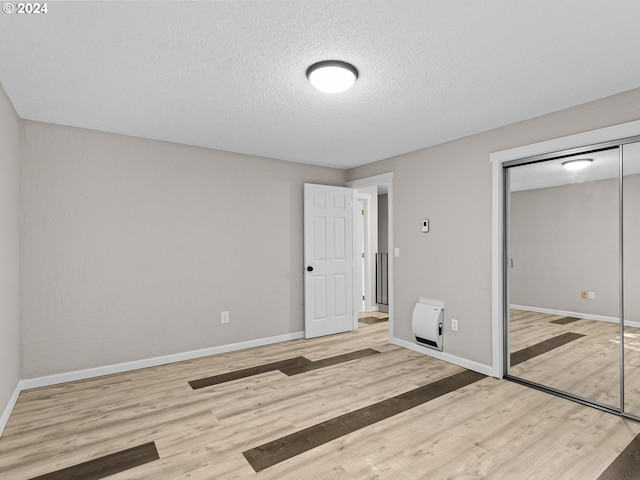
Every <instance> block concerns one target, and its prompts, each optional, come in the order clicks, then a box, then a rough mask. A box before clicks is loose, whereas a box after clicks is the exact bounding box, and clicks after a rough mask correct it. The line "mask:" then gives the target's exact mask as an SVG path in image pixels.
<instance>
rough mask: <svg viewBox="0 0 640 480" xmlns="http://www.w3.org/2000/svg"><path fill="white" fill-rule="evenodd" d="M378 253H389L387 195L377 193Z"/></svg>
mask: <svg viewBox="0 0 640 480" xmlns="http://www.w3.org/2000/svg"><path fill="white" fill-rule="evenodd" d="M378 253H389V195H387V194H384V195H378Z"/></svg>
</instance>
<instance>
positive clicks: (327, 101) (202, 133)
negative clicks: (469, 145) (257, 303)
mask: <svg viewBox="0 0 640 480" xmlns="http://www.w3.org/2000/svg"><path fill="white" fill-rule="evenodd" d="M48 7H49V8H48V10H49V11H48V13H46V14H41V15H26V14H24V15H18V14H15V13H14V14H4V13H3V14H0V82H1V83H2V85H3V86H4V88H5V90H6V92H7V94H8V95H9V97H10V99H11V101H12V102H13V104H14V106H15V108H16V110H17V112H18V114H19V115H20V116H21V117H22V118H25V119H31V120H39V121H43V122H51V123H57V124H63V125H71V126H78V127H84V128H90V129H95V130H102V131H107V132H115V133H122V134H126V135H133V136H139V137H146V138H153V139H160V140H167V141H171V142H178V143H184V144H189V145H198V146H204V147H210V148H216V149H221V150H228V151H233V152H241V153H247V154H254V155H261V156H266V157H273V158H279V159H283V160H289V161H295V162H304V163H311V164H316V165H327V166H334V167H341V168H349V167H353V166H356V165H362V164H365V163H369V162H373V161H376V160H380V159H383V158H388V157H391V156H394V155H398V154H401V153H405V152H408V151H413V150H417V149H420V148H422V147H426V146H429V145H434V144H437V143H442V142H444V141H447V140H451V139H454V138H459V137H462V136H466V135H469V134H472V133H477V132H480V131H484V130H488V129H491V128H495V127H498V126H501V125H505V124H509V123H513V122H516V121H520V120H524V119H527V118H531V117H534V116H538V115H541V114H544V113H548V112H551V111H555V110H559V109H562V108H566V107H569V106H572V105H577V104H580V103H584V102H587V101H590V100H594V99H597V98H602V97H605V96H608V95H611V94H615V93H619V92H622V91H625V90H630V89H632V88H636V87H640V62H638V61H637V59H638V52H640V28H638V21H639V20H640V1H638V0H615V1H610V0H607V1H599V0H590V1H584V0H563V1H558V0H518V1H514V0H483V1H472V0H440V1H434V0H414V1H403V0H388V1H376V0H349V1H347V0H345V1H326V0H307V1H303V0H293V1H268V0H262V1H238V0H236V1H214V2H131V1H129V2H113V1H110V2H57V1H56V2H54V1H51V2H49V3H48ZM326 59H338V60H346V61H348V62H351V63H353V64H354V65H355V66H356V67H357V68H358V70H359V71H360V78H359V79H358V81H357V83H356V85H355V86H354V87H353V88H352V89H351V90H349V91H347V92H345V93H342V94H335V95H329V94H323V93H321V92H319V91H316V90H314V89H313V87H311V86H310V84H309V83H308V81H307V80H306V78H305V71H306V69H307V67H308V66H309V65H311V64H312V63H315V62H317V61H319V60H326Z"/></svg>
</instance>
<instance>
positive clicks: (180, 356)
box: [20, 332, 304, 390]
mask: <svg viewBox="0 0 640 480" xmlns="http://www.w3.org/2000/svg"><path fill="white" fill-rule="evenodd" d="M300 338H304V332H294V333H287V334H284V335H277V336H274V337H266V338H259V339H256V340H248V341H246V342H239V343H231V344H229V345H220V346H217V347H210V348H203V349H201V350H192V351H190V352H183V353H175V354H171V355H164V356H161V357H153V358H146V359H141V360H134V361H132V362H124V363H117V364H114V365H106V366H104V367H96V368H87V369H84V370H76V371H73V372H67V373H58V374H54V375H47V376H43V377H37V378H30V379H27V380H21V382H20V387H21V389H22V390H29V389H32V388H39V387H48V386H50V385H57V384H59V383H66V382H73V381H76V380H86V379H88V378H95V377H101V376H104V375H112V374H114V373H122V372H129V371H132V370H139V369H141V368H148V367H157V366H158V365H166V364H168V363H175V362H182V361H185V360H193V359H195V358H201V357H208V356H210V355H218V354H220V353H228V352H235V351H238V350H246V349H247V348H254V347H262V346H264V345H271V344H273V343H281V342H287V341H289V340H298V339H300Z"/></svg>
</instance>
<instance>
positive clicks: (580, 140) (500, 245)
mask: <svg viewBox="0 0 640 480" xmlns="http://www.w3.org/2000/svg"><path fill="white" fill-rule="evenodd" d="M639 135H640V120H636V121H633V122H628V123H622V124H620V125H614V126H611V127H605V128H600V129H597V130H591V131H588V132H583V133H577V134H574V135H569V136H566V137H560V138H554V139H552V140H547V141H544V142H538V143H533V144H530V145H524V146H521V147H516V148H510V149H508V150H502V151H498V152H493V153H491V154H490V155H489V161H490V163H491V168H492V193H491V206H492V213H491V223H492V227H491V228H492V234H491V235H492V237H491V244H492V259H491V290H492V295H491V312H492V313H491V326H492V361H493V365H492V371H493V373H492V374H493V376H495V377H497V378H503V377H504V375H505V373H506V372H505V355H504V350H505V347H506V335H505V321H506V318H507V316H506V312H505V308H506V305H505V300H506V298H507V296H506V290H505V289H506V288H507V282H506V270H505V266H506V258H505V255H506V241H505V235H506V231H505V228H504V227H505V201H506V200H505V195H504V191H505V174H504V165H503V164H504V163H506V162H509V161H512V160H518V159H520V158H526V157H533V156H536V155H547V154H552V153H554V152H559V151H563V150H570V149H572V148H580V147H583V146H585V145H593V144H598V143H604V142H611V141H618V140H624V139H626V138H631V137H636V136H639Z"/></svg>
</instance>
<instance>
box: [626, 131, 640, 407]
mask: <svg viewBox="0 0 640 480" xmlns="http://www.w3.org/2000/svg"><path fill="white" fill-rule="evenodd" d="M622 148H623V160H622V173H623V177H622V185H623V202H622V208H623V210H622V212H623V215H622V218H623V223H622V225H623V239H624V241H623V262H622V265H623V272H624V275H623V278H624V290H623V291H624V324H625V329H624V409H625V412H626V413H629V414H631V415H635V416H640V142H638V143H630V144H627V145H624V146H623V147H622Z"/></svg>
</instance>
